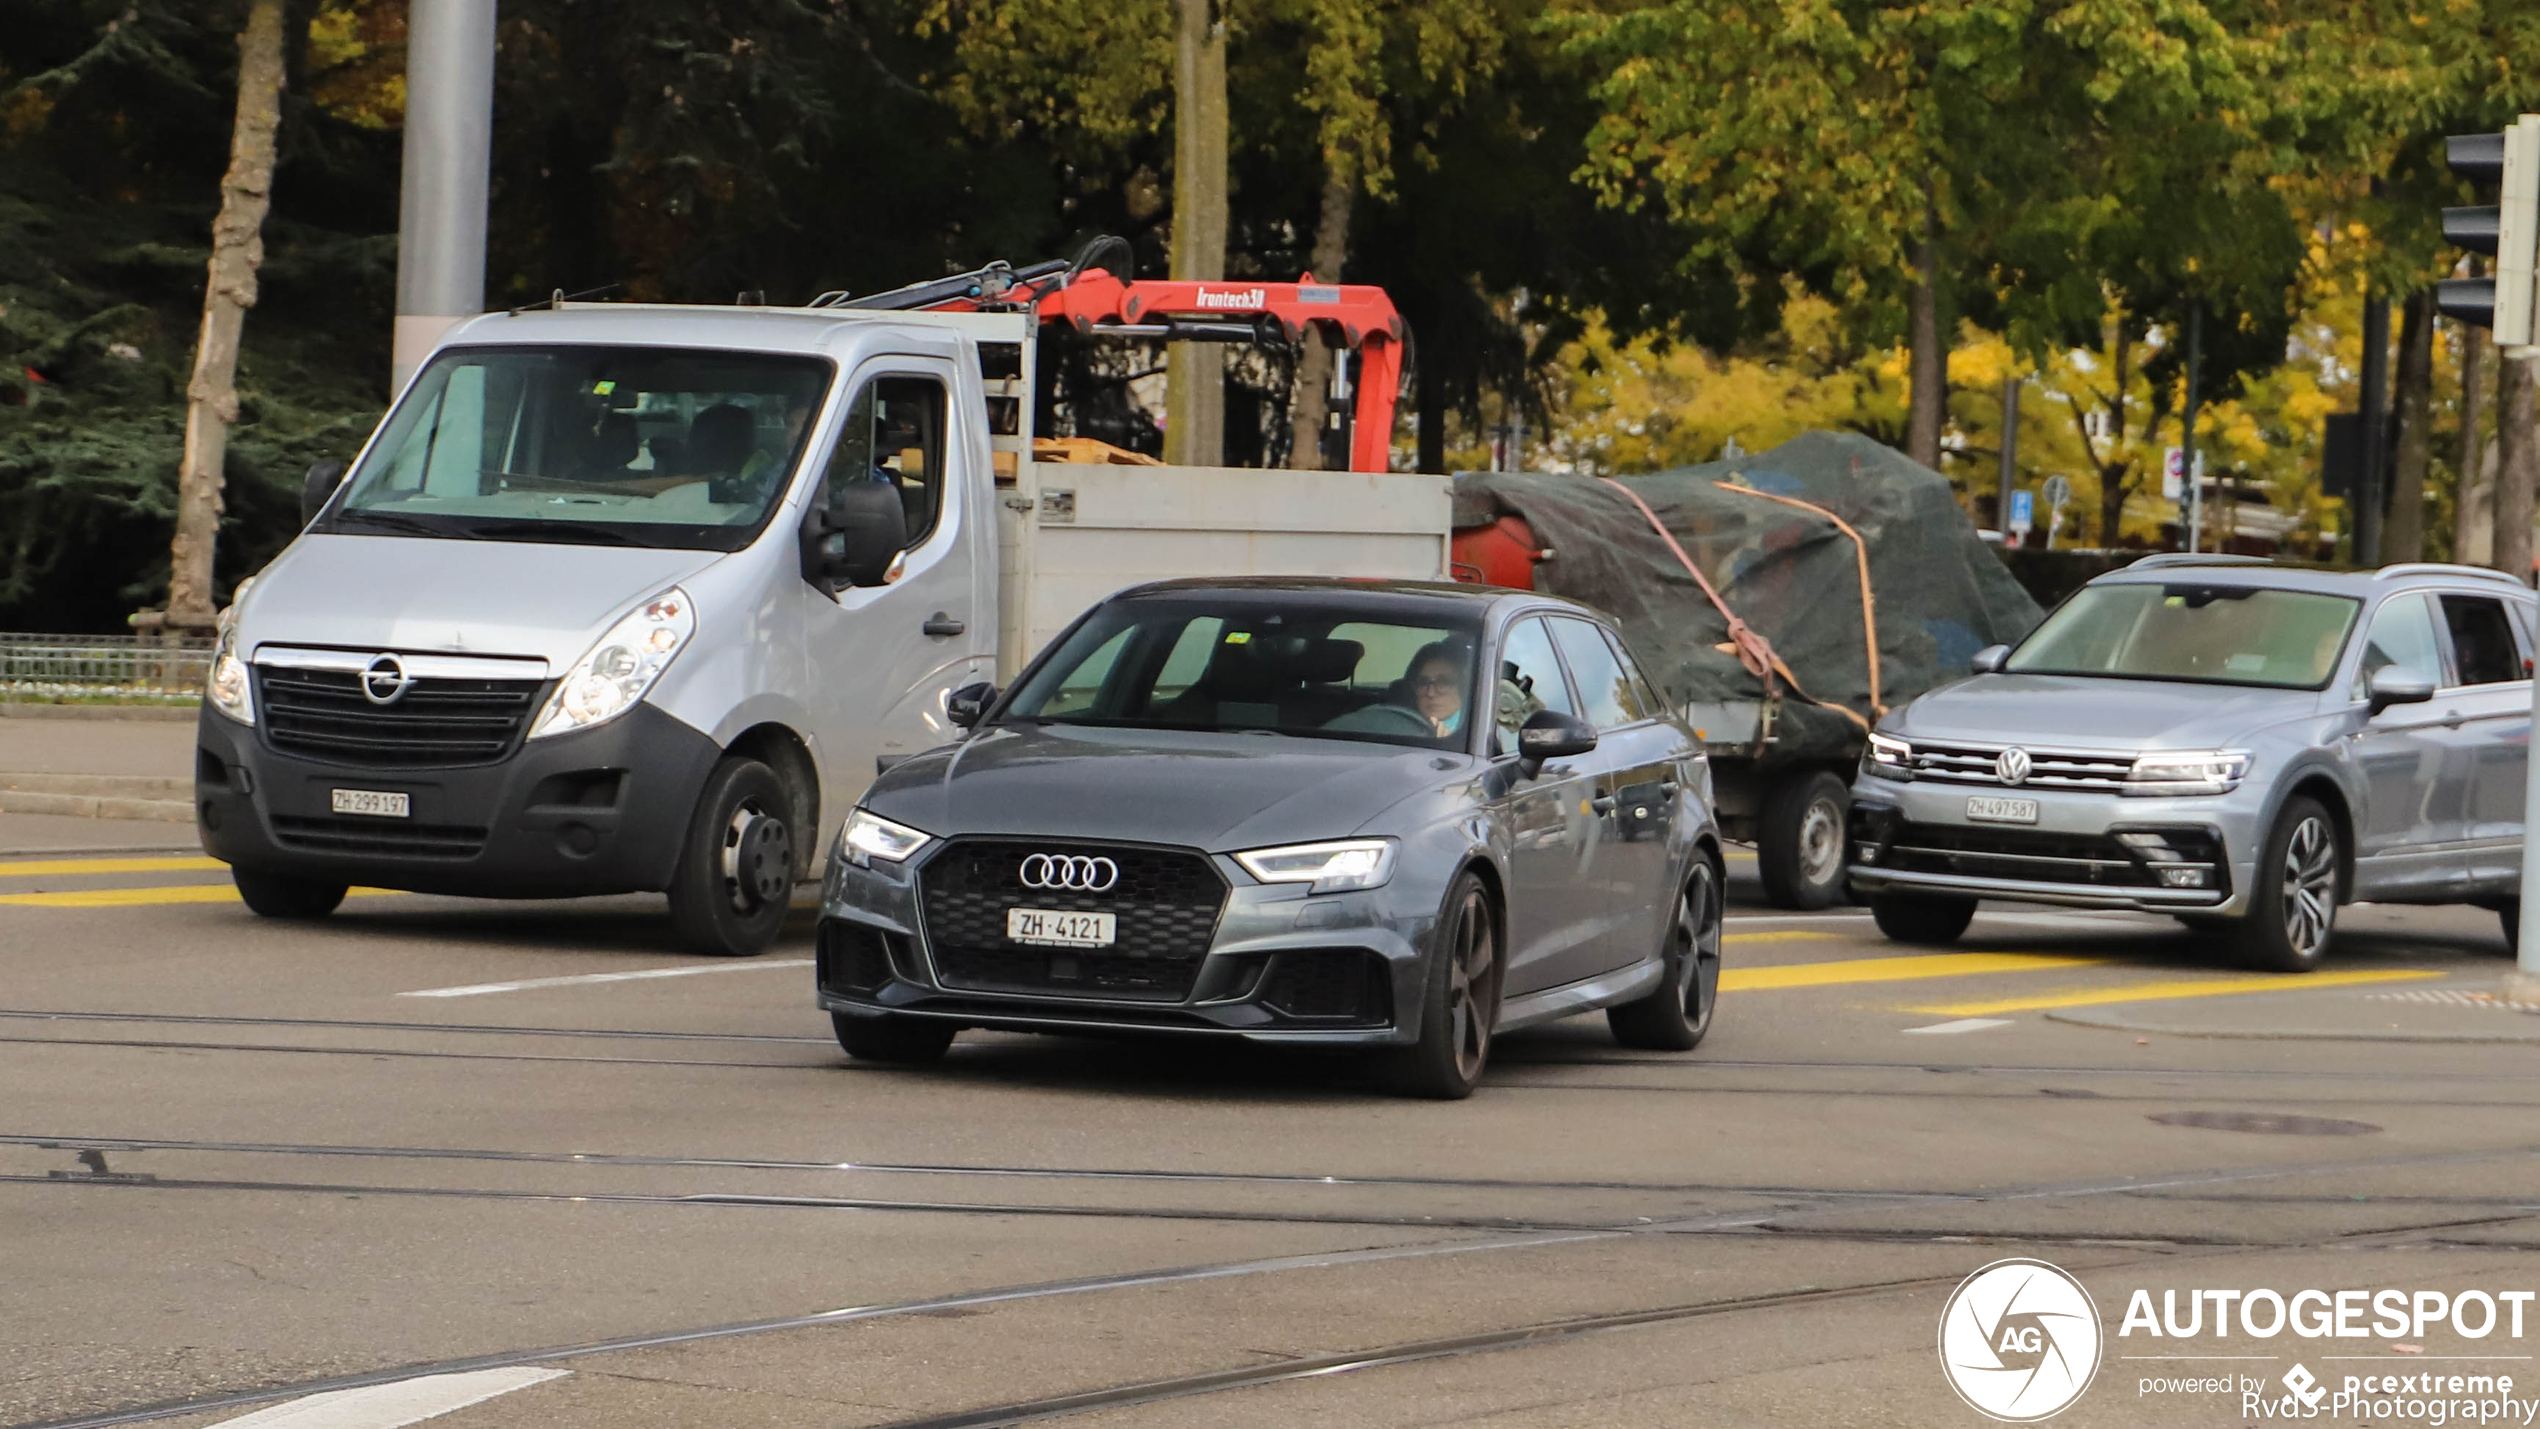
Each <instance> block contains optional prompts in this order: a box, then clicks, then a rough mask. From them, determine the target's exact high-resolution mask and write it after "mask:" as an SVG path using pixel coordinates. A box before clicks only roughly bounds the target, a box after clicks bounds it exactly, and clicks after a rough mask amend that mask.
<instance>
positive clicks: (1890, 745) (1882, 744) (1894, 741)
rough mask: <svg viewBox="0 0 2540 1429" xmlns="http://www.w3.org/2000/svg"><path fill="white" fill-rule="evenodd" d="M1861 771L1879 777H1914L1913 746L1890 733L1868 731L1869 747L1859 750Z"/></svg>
mask: <svg viewBox="0 0 2540 1429" xmlns="http://www.w3.org/2000/svg"><path fill="white" fill-rule="evenodd" d="M1861 772H1862V773H1864V774H1871V775H1876V776H1877V777H1879V778H1881V779H1911V778H1913V777H1914V746H1912V745H1911V744H1908V743H1906V742H1905V741H1904V740H1901V739H1898V738H1897V737H1896V736H1894V735H1891V734H1880V733H1879V732H1878V731H1876V730H1872V731H1871V732H1870V747H1869V748H1867V749H1865V750H1863V751H1862V752H1861Z"/></svg>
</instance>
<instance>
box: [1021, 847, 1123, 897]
mask: <svg viewBox="0 0 2540 1429" xmlns="http://www.w3.org/2000/svg"><path fill="white" fill-rule="evenodd" d="M1119 881H1120V865H1118V864H1116V863H1113V862H1112V861H1111V860H1110V859H1107V858H1085V857H1083V856H1081V855H1076V854H1056V853H1036V854H1033V855H1032V856H1031V857H1029V858H1027V859H1025V860H1023V886H1024V887H1026V888H1064V889H1068V890H1070V891H1073V892H1077V893H1108V892H1110V891H1111V888H1112V886H1113V885H1114V884H1117V883H1118V882H1119Z"/></svg>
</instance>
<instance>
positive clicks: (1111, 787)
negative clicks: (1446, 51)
mask: <svg viewBox="0 0 2540 1429" xmlns="http://www.w3.org/2000/svg"><path fill="white" fill-rule="evenodd" d="M946 713H947V714H948V716H949V717H950V718H951V720H952V721H953V723H954V724H956V725H960V726H963V727H965V728H967V729H968V730H969V733H968V735H967V737H965V738H964V739H962V740H961V741H960V742H959V743H957V744H952V745H947V746H945V747H943V748H941V749H936V750H932V751H930V752H928V753H925V754H921V755H918V756H917V757H915V758H913V759H910V760H907V761H906V762H904V763H901V764H898V765H895V766H893V767H892V768H891V769H890V770H889V771H888V772H887V773H885V774H883V775H882V777H881V778H880V779H878V780H877V781H875V783H874V785H873V787H872V789H871V790H870V791H868V792H867V793H866V795H865V797H864V801H863V803H862V804H861V805H859V806H858V807H857V808H856V809H855V810H854V811H853V812H852V813H851V814H849V815H848V817H847V821H846V825H845V827H844V828H843V829H842V830H841V831H840V835H839V838H838V841H837V844H836V847H835V848H834V849H833V850H832V852H831V855H830V859H829V868H828V879H827V884H826V886H825V888H824V890H823V893H822V900H821V921H820V936H819V989H820V1003H821V1006H823V1007H824V1008H827V1009H828V1010H829V1012H830V1014H831V1018H832V1020H833V1021H834V1023H835V1024H836V1027H837V1032H838V1041H839V1043H840V1045H842V1046H844V1047H845V1048H846V1050H847V1051H848V1052H849V1053H850V1054H851V1055H854V1056H856V1057H860V1058H870V1059H876V1060H883V1061H900V1062H918V1061H930V1060H932V1059H934V1058H936V1057H940V1056H941V1055H943V1052H944V1049H945V1048H946V1047H947V1046H948V1045H950V1044H951V1042H952V1039H953V1036H954V1034H955V1033H957V1032H959V1031H960V1030H961V1029H962V1028H964V1027H984V1028H998V1029H1009V1030H1022V1031H1047V1032H1094V1033H1128V1032H1139V1033H1184V1034H1190V1035H1198V1036H1219V1037H1237V1038H1244V1039H1248V1040H1251V1041H1254V1042H1266V1043H1278V1044H1286V1045H1294V1046H1316V1047H1333V1048H1361V1049H1368V1050H1371V1051H1375V1052H1378V1053H1379V1054H1380V1055H1381V1056H1382V1057H1383V1058H1384V1059H1385V1061H1386V1062H1387V1063H1388V1070H1389V1072H1390V1078H1391V1080H1392V1081H1393V1083H1394V1084H1395V1085H1396V1086H1397V1087H1399V1088H1400V1089H1401V1090H1404V1091H1406V1092H1410V1093H1413V1094H1415V1095H1422V1096H1432V1097H1461V1096H1465V1095H1468V1094H1469V1093H1470V1092H1471V1091H1472V1089H1473V1086H1474V1083H1475V1081H1476V1080H1477V1079H1478V1078H1479V1077H1480V1076H1481V1073H1482V1067H1483V1064H1484V1062H1485V1060H1486V1059H1487V1058H1488V1056H1489V1053H1490V1046H1491V1041H1492V1038H1493V1037H1494V1036H1495V1035H1496V1034H1497V1033H1500V1032H1506V1031H1509V1030H1511V1029H1513V1028H1518V1027H1524V1026H1528V1025H1531V1024H1534V1023H1539V1022H1546V1021H1550V1020H1551V1019H1554V1018H1558V1017H1566V1016H1569V1015H1571V1014H1573V1013H1579V1012H1587V1011H1590V1010H1593V1009H1597V1008H1603V1009H1605V1012H1606V1017H1607V1019H1608V1021H1609V1022H1610V1023H1611V1025H1612V1027H1613V1031H1614V1035H1615V1037H1616V1038H1617V1039H1618V1040H1620V1041H1621V1042H1622V1043H1623V1044H1624V1045H1626V1046H1631V1047H1642V1048H1653V1049H1662V1050H1673V1051H1683V1050H1687V1049H1690V1048H1691V1047H1693V1046H1694V1044H1696V1043H1698V1042H1700V1041H1701V1040H1702V1036H1703V1033H1704V1032H1705V1031H1706V1030H1708V1028H1709V1026H1710V1023H1711V1017H1712V1013H1713V1010H1714V1007H1715V1005H1716V1001H1717V997H1718V992H1719V981H1720V916H1721V901H1722V900H1721V893H1722V886H1721V868H1720V851H1719V833H1718V830H1717V828H1716V827H1715V825H1714V823H1713V821H1712V812H1711V775H1710V768H1709V766H1708V765H1707V764H1706V763H1705V761H1704V759H1703V755H1702V745H1701V742H1700V741H1699V740H1698V739H1697V738H1696V737H1695V736H1694V734H1693V732H1692V730H1690V729H1689V728H1687V727H1686V726H1685V725H1683V724H1682V723H1680V722H1679V721H1678V720H1677V719H1676V718H1675V716H1674V715H1672V714H1671V713H1669V711H1668V708H1667V706H1666V704H1665V703H1664V702H1663V701H1661V700H1660V698H1659V697H1658V695H1657V693H1656V692H1655V691H1653V690H1652V689H1651V687H1650V685H1649V682H1648V681H1647V679H1645V678H1644V677H1643V676H1642V674H1641V671H1640V667H1639V665H1638V664H1637V663H1636V662H1635V661H1634V660H1633V658H1632V656H1631V654H1630V652H1629V651H1627V650H1626V649H1625V648H1624V647H1623V643H1622V641H1621V640H1620V639H1619V638H1618V637H1617V636H1616V635H1615V633H1614V630H1613V628H1612V626H1611V625H1610V624H1609V623H1608V622H1607V621H1606V620H1605V619H1604V618H1603V617H1601V616H1599V615H1596V614H1595V613H1593V612H1591V611H1588V610H1586V609H1583V608H1582V607H1579V606H1576V605H1572V604H1569V603H1567V602H1564V601H1559V600H1554V599H1550V598H1548V597H1544V596H1539V595H1534V594H1530V593H1524V592H1517V591H1504V590H1491V589H1484V588H1479V587H1473V586H1459V585H1443V584H1440V585H1422V584H1390V583H1376V582H1356V581H1337V580H1309V579H1303V578H1299V579H1245V580H1225V581H1170V582H1163V583H1159V584H1155V585H1147V586H1140V587H1136V588H1134V589H1131V590H1127V591H1123V592H1121V593H1120V594H1118V595H1115V596H1113V597H1111V598H1110V599H1109V600H1106V601H1104V602H1103V603H1101V604H1100V605H1097V606H1095V607H1094V608H1093V609H1092V610H1090V611H1088V612H1086V613H1085V614H1084V615H1083V616H1081V617H1079V618H1078V619H1077V621H1076V623H1075V624H1074V625H1073V626H1071V627H1069V629H1068V630H1067V631H1066V632H1065V633H1064V634H1062V635H1061V636H1060V637H1059V638H1058V639H1057V640H1055V641H1053V642H1051V644H1050V646H1049V648H1048V649H1047V650H1045V651H1043V652H1042V654H1041V655H1040V656H1039V658H1037V659H1035V660H1034V661H1033V662H1032V664H1031V665H1030V667H1029V668H1027V669H1026V670H1025V671H1024V672H1023V674H1022V676H1021V678H1020V679H1018V680H1017V681H1016V682H1015V686H1014V688H1013V689H1011V690H1009V691H1005V692H1003V693H1000V692H998V691H996V690H994V689H991V688H989V687H987V686H985V685H973V686H969V687H967V688H965V689H961V690H957V691H954V692H953V693H952V695H951V696H950V697H949V698H948V700H947V701H946Z"/></svg>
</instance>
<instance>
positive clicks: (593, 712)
mask: <svg viewBox="0 0 2540 1429" xmlns="http://www.w3.org/2000/svg"><path fill="white" fill-rule="evenodd" d="M696 630H697V612H696V607H695V605H694V604H693V603H692V602H690V601H689V599H688V593H687V592H686V591H684V590H681V589H680V588H678V587H677V586H672V587H671V588H670V589H668V590H666V591H663V592H662V593H661V594H659V595H657V596H654V597H653V598H652V599H651V600H648V601H645V602H644V603H643V604H642V605H640V606H637V607H636V608H635V610H634V612H633V613H632V614H630V615H628V616H627V617H626V618H625V619H624V620H621V621H619V622H618V623H617V624H615V625H612V626H610V627H609V633H608V634H606V635H603V636H601V637H600V641H599V643H598V644H596V645H594V646H592V647H591V649H590V652H589V653H587V654H585V655H584V656H583V657H582V658H581V659H579V660H576V661H574V662H573V668H572V669H570V670H568V671H566V672H565V676H564V680H563V681H562V683H560V684H558V685H557V686H556V692H555V693H554V694H553V695H551V696H549V697H548V699H547V707H546V708H545V709H543V710H541V711H539V712H538V722H537V723H536V724H534V725H532V726H530V729H529V737H530V738H531V739H537V738H539V737H540V736H542V735H549V734H566V733H569V732H571V731H573V730H577V729H589V728H590V727H591V726H593V725H595V724H606V723H607V722H608V721H610V720H613V719H615V718H617V717H618V716H619V715H622V714H624V713H626V712H627V711H628V710H630V709H633V708H634V707H635V702H636V701H637V700H640V699H642V698H643V697H644V692H645V691H646V690H649V689H651V688H652V687H653V681H655V680H658V679H660V678H661V672H662V671H663V670H665V669H667V668H668V667H669V665H670V661H671V658H672V657H673V656H675V655H677V654H678V653H679V650H680V647H681V646H684V645H686V644H687V643H688V637H689V636H691V635H693V634H695V633H696Z"/></svg>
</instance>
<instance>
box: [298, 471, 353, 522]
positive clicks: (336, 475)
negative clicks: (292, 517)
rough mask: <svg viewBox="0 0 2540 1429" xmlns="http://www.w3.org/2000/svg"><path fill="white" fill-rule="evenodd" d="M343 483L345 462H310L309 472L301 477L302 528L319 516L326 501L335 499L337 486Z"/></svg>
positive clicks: (324, 507)
mask: <svg viewBox="0 0 2540 1429" xmlns="http://www.w3.org/2000/svg"><path fill="white" fill-rule="evenodd" d="M343 484H344V463H342V462H340V461H313V462H310V463H309V470H308V472H307V474H306V475H304V476H302V477H301V478H300V526H301V529H303V530H305V529H307V528H308V524H309V523H310V522H312V521H315V520H316V519H317V518H318V513H319V512H321V511H324V510H325V509H326V503H327V502H328V501H329V500H331V499H333V497H334V495H335V488H337V487H339V486H341V485H343Z"/></svg>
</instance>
